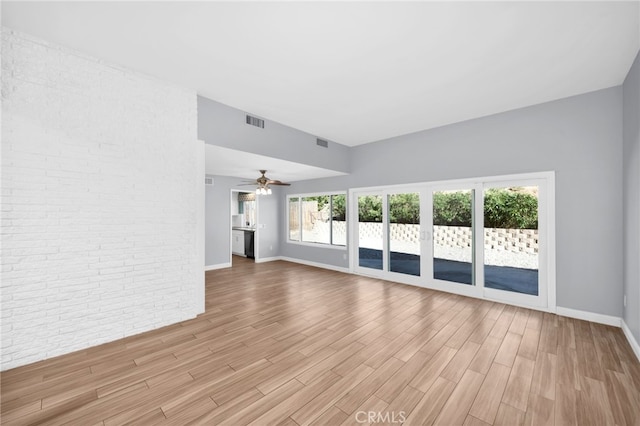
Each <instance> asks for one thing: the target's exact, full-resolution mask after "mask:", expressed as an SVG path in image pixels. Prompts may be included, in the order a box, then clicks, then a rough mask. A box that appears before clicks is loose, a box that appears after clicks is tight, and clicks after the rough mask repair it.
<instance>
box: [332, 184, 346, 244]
mask: <svg viewBox="0 0 640 426" xmlns="http://www.w3.org/2000/svg"><path fill="white" fill-rule="evenodd" d="M331 244H335V245H338V246H346V245H347V196H346V195H332V196H331Z"/></svg>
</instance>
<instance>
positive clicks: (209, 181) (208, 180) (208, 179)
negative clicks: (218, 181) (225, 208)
mask: <svg viewBox="0 0 640 426" xmlns="http://www.w3.org/2000/svg"><path fill="white" fill-rule="evenodd" d="M204 184H205V185H213V178H212V177H209V176H205V177H204Z"/></svg>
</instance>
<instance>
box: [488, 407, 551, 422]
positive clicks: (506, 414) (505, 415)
mask: <svg viewBox="0 0 640 426" xmlns="http://www.w3.org/2000/svg"><path fill="white" fill-rule="evenodd" d="M525 417H526V413H525V412H524V411H520V410H518V409H517V408H514V407H512V406H510V405H507V404H505V403H504V402H503V403H501V404H500V408H499V409H498V414H497V415H496V420H495V422H494V423H493V425H494V426H521V425H523V424H524V420H525ZM558 426H560V424H558Z"/></svg>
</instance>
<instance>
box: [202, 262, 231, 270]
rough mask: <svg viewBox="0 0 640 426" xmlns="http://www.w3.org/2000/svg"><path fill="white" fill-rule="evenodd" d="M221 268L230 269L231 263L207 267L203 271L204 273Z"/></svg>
mask: <svg viewBox="0 0 640 426" xmlns="http://www.w3.org/2000/svg"><path fill="white" fill-rule="evenodd" d="M223 268H231V262H227V263H218V264H217V265H207V266H205V267H204V270H205V272H206V271H213V270H215V269H223Z"/></svg>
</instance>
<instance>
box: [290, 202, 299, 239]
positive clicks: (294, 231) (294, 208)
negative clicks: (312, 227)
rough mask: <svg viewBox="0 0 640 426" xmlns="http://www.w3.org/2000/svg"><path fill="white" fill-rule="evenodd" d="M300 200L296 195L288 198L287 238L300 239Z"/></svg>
mask: <svg viewBox="0 0 640 426" xmlns="http://www.w3.org/2000/svg"><path fill="white" fill-rule="evenodd" d="M299 209H300V201H299V198H298V197H291V198H289V239H290V240H292V241H300V214H299V213H300V210H299Z"/></svg>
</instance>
